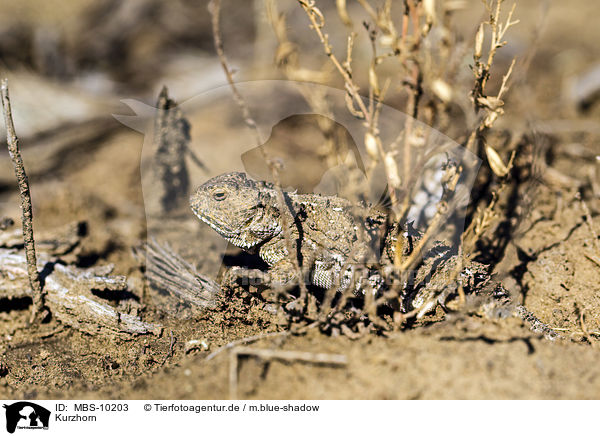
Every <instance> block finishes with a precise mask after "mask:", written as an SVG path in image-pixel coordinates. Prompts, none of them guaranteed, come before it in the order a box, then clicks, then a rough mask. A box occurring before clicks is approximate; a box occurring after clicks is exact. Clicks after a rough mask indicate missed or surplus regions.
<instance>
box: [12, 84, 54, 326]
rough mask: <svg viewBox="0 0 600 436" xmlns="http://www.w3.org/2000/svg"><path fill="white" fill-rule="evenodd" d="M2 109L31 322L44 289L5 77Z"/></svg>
mask: <svg viewBox="0 0 600 436" xmlns="http://www.w3.org/2000/svg"><path fill="white" fill-rule="evenodd" d="M1 93H2V109H3V110H4V124H5V125H6V142H7V144H8V152H9V154H10V157H11V159H12V162H13V165H14V168H15V175H16V177H17V182H18V184H19V194H20V196H21V211H22V224H23V240H24V242H25V254H26V256H27V274H28V276H29V285H30V286H31V290H32V299H33V305H32V311H31V318H30V322H33V321H34V320H36V319H37V318H38V317H40V315H41V314H42V309H43V308H44V291H43V289H42V283H41V280H40V274H39V272H38V270H37V260H36V255H35V240H34V237H33V208H32V205H31V193H30V191H29V181H28V180H27V173H26V172H25V166H24V165H23V159H22V158H21V152H20V151H19V139H18V138H17V134H16V133H15V126H14V123H13V119H12V110H11V106H10V98H9V95H8V80H6V79H3V80H2V84H1Z"/></svg>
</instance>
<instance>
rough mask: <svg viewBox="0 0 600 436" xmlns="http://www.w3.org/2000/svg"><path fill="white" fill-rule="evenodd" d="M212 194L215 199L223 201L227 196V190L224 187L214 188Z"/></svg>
mask: <svg viewBox="0 0 600 436" xmlns="http://www.w3.org/2000/svg"><path fill="white" fill-rule="evenodd" d="M212 196H213V198H214V199H215V200H217V201H223V200H225V199H226V198H227V191H225V190H224V189H215V190H214V191H213V193H212Z"/></svg>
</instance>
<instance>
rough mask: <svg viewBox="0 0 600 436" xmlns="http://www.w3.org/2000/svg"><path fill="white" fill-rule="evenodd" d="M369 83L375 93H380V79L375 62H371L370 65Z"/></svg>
mask: <svg viewBox="0 0 600 436" xmlns="http://www.w3.org/2000/svg"><path fill="white" fill-rule="evenodd" d="M369 85H370V86H371V89H372V90H373V93H374V94H375V95H379V93H380V90H379V80H378V79H377V73H376V72H375V65H374V64H371V66H370V67H369Z"/></svg>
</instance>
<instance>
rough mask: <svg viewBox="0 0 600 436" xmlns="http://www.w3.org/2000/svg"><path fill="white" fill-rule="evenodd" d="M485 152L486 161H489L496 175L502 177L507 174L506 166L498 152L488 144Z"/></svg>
mask: <svg viewBox="0 0 600 436" xmlns="http://www.w3.org/2000/svg"><path fill="white" fill-rule="evenodd" d="M485 154H486V155H487V158H488V162H489V163H490V168H491V169H492V171H493V172H494V174H496V175H497V176H498V177H504V176H506V175H507V174H508V171H509V169H508V167H507V166H506V165H505V164H504V162H503V161H502V158H501V157H500V155H499V154H498V152H497V151H496V150H494V149H493V148H492V147H490V146H489V145H486V147H485Z"/></svg>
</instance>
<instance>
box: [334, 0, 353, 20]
mask: <svg viewBox="0 0 600 436" xmlns="http://www.w3.org/2000/svg"><path fill="white" fill-rule="evenodd" d="M335 6H336V7H337V11H338V15H339V16H340V20H342V23H344V24H345V25H346V26H348V27H352V20H351V19H350V16H349V15H348V9H347V8H346V0H335Z"/></svg>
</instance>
